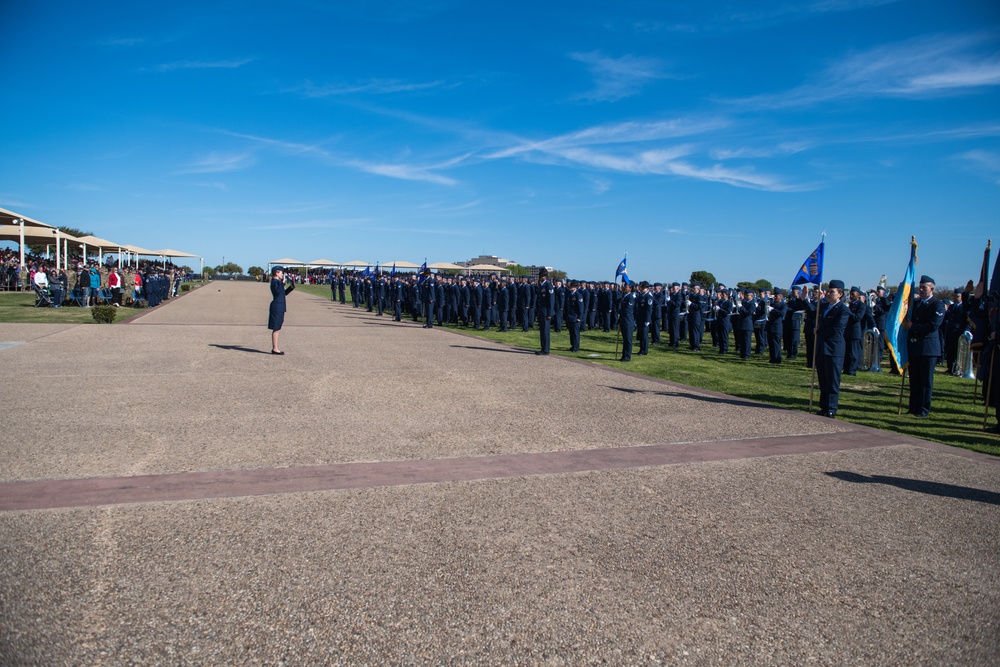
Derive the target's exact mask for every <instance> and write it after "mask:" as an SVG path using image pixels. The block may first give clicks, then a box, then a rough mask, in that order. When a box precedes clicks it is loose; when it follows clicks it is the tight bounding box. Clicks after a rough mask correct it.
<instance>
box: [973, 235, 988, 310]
mask: <svg viewBox="0 0 1000 667" xmlns="http://www.w3.org/2000/svg"><path fill="white" fill-rule="evenodd" d="M992 244H993V240H992V239H990V240H988V241H986V250H984V251H983V268H981V269H980V270H979V284H977V285H976V289H975V291H974V292H973V293H972V296H974V297H976V298H977V299H982V298H983V295H984V294H986V287H987V286H988V282H987V281H988V279H989V275H990V246H991V245H992Z"/></svg>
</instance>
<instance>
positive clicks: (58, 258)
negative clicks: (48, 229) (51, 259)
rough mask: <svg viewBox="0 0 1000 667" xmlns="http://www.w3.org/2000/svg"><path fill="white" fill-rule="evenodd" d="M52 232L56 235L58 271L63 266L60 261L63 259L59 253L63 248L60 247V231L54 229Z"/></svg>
mask: <svg viewBox="0 0 1000 667" xmlns="http://www.w3.org/2000/svg"><path fill="white" fill-rule="evenodd" d="M52 232H53V233H54V234H55V235H56V269H58V268H59V266H60V264H61V262H60V260H61V259H62V255H61V254H60V253H59V251H60V250H62V248H60V247H59V246H60V243H59V229H58V228H57V229H53V230H52Z"/></svg>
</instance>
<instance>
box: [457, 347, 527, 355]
mask: <svg viewBox="0 0 1000 667" xmlns="http://www.w3.org/2000/svg"><path fill="white" fill-rule="evenodd" d="M449 347H461V348H464V349H466V350H483V351H484V352H506V353H507V354H534V352H532V351H531V350H502V349H499V348H494V347H479V346H477V345H449Z"/></svg>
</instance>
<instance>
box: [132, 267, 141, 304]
mask: <svg viewBox="0 0 1000 667" xmlns="http://www.w3.org/2000/svg"><path fill="white" fill-rule="evenodd" d="M141 298H142V272H140V271H138V270H136V272H135V277H134V278H133V283H132V300H133V301H138V300H139V299H141Z"/></svg>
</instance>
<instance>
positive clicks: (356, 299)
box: [329, 271, 892, 375]
mask: <svg viewBox="0 0 1000 667" xmlns="http://www.w3.org/2000/svg"><path fill="white" fill-rule="evenodd" d="M329 278H330V287H331V290H332V292H333V298H334V300H339V301H340V302H341V303H344V304H346V303H347V300H348V296H349V297H350V301H351V302H352V304H353V306H354V307H355V308H366V309H367V310H368V311H369V312H373V313H376V314H378V315H382V314H384V313H386V312H391V313H392V316H393V318H394V319H395V320H396V321H400V320H401V319H402V318H403V317H404V316H405V317H408V318H412V320H413V321H414V322H418V321H422V322H423V323H424V327H427V328H431V327H433V326H434V325H435V324H437V325H438V326H441V325H443V324H451V325H455V326H462V327H468V328H472V329H483V330H488V329H491V328H496V329H497V330H498V331H500V332H505V331H509V330H511V329H514V328H520V330H521V331H524V332H527V331H529V330H531V329H533V328H534V327H535V326H536V325H537V324H538V322H539V319H538V318H539V314H538V303H539V298H540V295H541V294H542V292H543V283H544V281H533V280H532V279H531V278H529V277H521V278H515V277H506V278H504V277H498V276H496V275H490V276H482V277H480V276H441V275H435V274H431V273H425V274H423V275H417V274H405V275H403V274H396V275H386V274H384V273H382V274H377V273H376V274H372V275H365V273H364V272H354V273H341V272H337V271H334V272H331V273H330V277H329ZM550 285H551V290H552V300H553V304H552V308H551V310H552V313H551V316H550V317H551V320H550V324H551V327H552V331H553V332H554V333H560V332H562V331H563V329H567V330H568V332H569V335H570V348H571V350H572V351H577V350H579V334H580V333H581V332H584V331H596V330H599V331H604V332H612V331H615V330H616V329H620V328H622V326H621V325H624V329H622V332H623V336H622V337H623V346H624V350H625V351H624V353H623V355H622V357H621V361H629V360H630V359H631V353H632V347H633V343H636V344H637V345H638V348H639V350H638V354H640V355H645V354H648V353H649V349H650V345H651V344H653V345H661V344H666V345H667V346H668V347H671V348H679V347H681V346H682V345H686V346H688V347H690V349H692V350H695V351H699V350H701V349H702V348H703V346H705V345H706V340H709V341H710V342H711V346H712V347H714V348H715V349H716V350H718V352H719V353H720V354H728V353H729V351H730V348H729V346H730V339H731V334H732V340H734V341H735V349H736V353H737V354H738V355H739V356H740V358H742V359H749V358H750V357H751V355H752V354H757V355H763V354H767V355H768V358H769V361H770V362H771V363H774V364H780V363H782V360H783V359H796V358H798V356H799V349H800V346H801V339H802V337H803V330H804V337H805V342H806V363H807V365H811V360H812V344H813V340H812V338H813V330H814V329H815V317H816V309H817V305H818V304H819V303H820V301H821V300H822V294H821V293H820V292H819V291H818V290H813V291H811V292H808V291H805V290H803V289H801V288H799V287H792V288H791V289H789V290H787V291H786V290H783V289H775V290H759V291H758V290H753V289H744V290H739V289H731V288H728V287H726V286H725V285H721V284H720V285H713V286H710V287H705V286H703V285H700V284H698V283H691V284H688V283H686V282H685V283H680V282H674V283H670V284H668V285H664V284H662V283H654V284H652V285H650V284H649V283H646V282H641V283H638V284H636V283H632V284H618V283H614V282H587V281H576V280H572V281H563V280H559V279H556V280H553V281H550ZM891 306H892V298H891V296H889V295H888V293H887V292H886V290H885V288H883V287H879V288H878V290H877V292H873V293H865V292H863V291H862V290H861V289H859V288H857V287H855V288H852V289H851V291H850V297H849V310H850V312H851V327H850V330H849V331H848V332H847V335H846V338H847V341H848V353H847V356H846V358H845V366H844V369H843V370H844V372H845V373H848V374H851V375H854V374H856V373H857V372H858V369H859V364H860V362H861V357H862V346H861V345H862V332H863V331H864V330H866V329H873V328H877V329H878V330H879V331H880V332H884V331H885V317H886V315H887V314H888V312H889V309H890V308H891ZM878 347H879V358H880V357H881V350H883V349H884V347H885V341H884V337H883V338H882V340H881V344H880V345H879V346H878Z"/></svg>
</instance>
